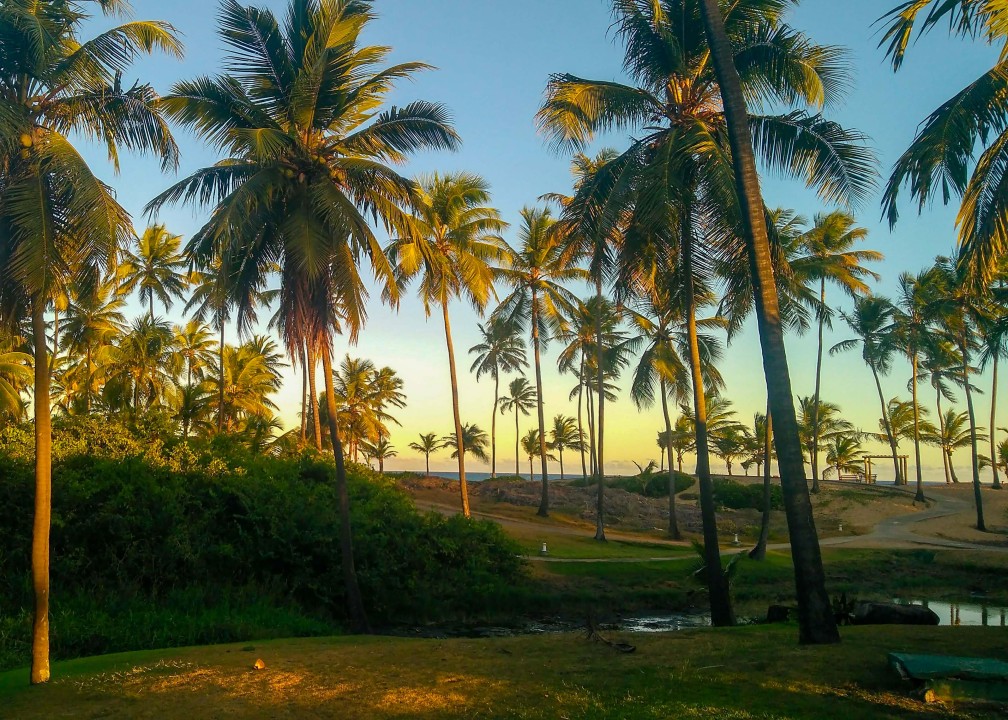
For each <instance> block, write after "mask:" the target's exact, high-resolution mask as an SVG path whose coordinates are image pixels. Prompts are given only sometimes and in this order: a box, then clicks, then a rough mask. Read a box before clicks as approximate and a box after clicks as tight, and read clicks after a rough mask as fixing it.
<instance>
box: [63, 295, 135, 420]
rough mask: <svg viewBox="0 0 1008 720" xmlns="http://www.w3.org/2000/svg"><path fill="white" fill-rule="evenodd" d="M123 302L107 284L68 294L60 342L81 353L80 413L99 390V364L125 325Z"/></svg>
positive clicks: (68, 348) (87, 410)
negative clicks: (82, 399)
mask: <svg viewBox="0 0 1008 720" xmlns="http://www.w3.org/2000/svg"><path fill="white" fill-rule="evenodd" d="M124 306H125V301H124V300H123V299H122V298H121V297H117V296H116V295H114V294H113V292H112V286H111V285H110V284H109V283H101V284H99V285H97V286H95V287H93V288H90V289H81V290H80V291H76V292H71V293H70V302H69V304H68V306H67V311H66V317H65V320H64V324H63V334H62V339H61V342H62V344H63V345H64V348H65V349H66V350H67V351H69V352H70V353H73V354H75V355H78V356H79V355H81V354H83V355H84V368H83V369H84V373H85V382H84V412H85V413H90V412H91V407H92V405H93V403H94V402H95V401H96V400H97V398H98V396H99V394H100V392H101V390H100V385H101V381H102V378H101V377H100V375H101V370H102V369H103V368H102V363H101V358H100V356H102V355H107V354H108V353H107V352H103V351H108V350H109V348H110V347H111V344H112V342H113V341H114V339H115V338H117V337H119V336H120V335H121V334H122V332H123V329H124V327H125V325H126V318H125V316H124V315H123V312H122V311H123V307H124Z"/></svg>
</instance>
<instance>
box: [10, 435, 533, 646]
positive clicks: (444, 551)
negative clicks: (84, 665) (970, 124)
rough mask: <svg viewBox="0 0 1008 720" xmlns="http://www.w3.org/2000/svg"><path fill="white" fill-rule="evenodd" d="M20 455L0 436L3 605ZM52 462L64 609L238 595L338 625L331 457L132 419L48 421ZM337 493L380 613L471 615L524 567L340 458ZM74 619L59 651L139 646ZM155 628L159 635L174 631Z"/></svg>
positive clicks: (23, 473)
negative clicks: (341, 488) (161, 430)
mask: <svg viewBox="0 0 1008 720" xmlns="http://www.w3.org/2000/svg"><path fill="white" fill-rule="evenodd" d="M154 436H156V431H155V434H154ZM32 452H33V451H32V433H31V429H30V428H28V427H23V426H7V427H5V428H4V429H3V431H2V434H0V457H2V458H3V461H2V462H0V532H2V533H3V536H4V537H5V543H4V545H3V550H2V551H0V582H2V584H3V586H4V587H6V588H9V591H5V592H4V593H3V595H2V598H0V612H2V613H3V614H8V613H18V612H20V609H21V608H22V607H23V606H25V605H26V603H27V602H28V600H29V595H28V583H27V573H28V557H27V553H25V552H24V549H25V548H27V547H29V545H30V542H29V539H30V533H31V503H32V496H31V493H30V487H31V482H30V480H31V476H32V469H31V464H30V460H31V456H32ZM53 457H54V477H53V483H54V488H53V497H54V505H53V532H52V547H53V555H52V563H53V564H52V577H53V583H54V587H55V588H57V590H56V596H59V597H63V598H66V599H67V605H66V606H63V607H64V610H65V611H68V612H70V611H72V608H74V607H80V603H81V602H82V600H81V599H82V598H84V597H87V596H91V597H94V598H96V599H102V600H106V599H107V600H108V601H109V602H112V601H115V602H116V603H119V605H118V606H121V607H126V606H129V605H130V603H131V602H133V600H131V599H135V600H136V602H137V603H138V604H139V603H142V602H148V603H150V604H151V605H152V606H156V607H160V608H164V609H165V610H166V614H167V615H171V613H170V612H167V611H168V610H169V609H171V608H172V607H173V605H172V604H173V603H174V602H175V600H174V599H173V598H174V597H175V593H178V592H182V593H183V594H185V593H202V594H204V595H205V596H207V597H225V598H226V597H231V596H234V595H236V594H237V595H241V594H245V595H246V596H248V597H260V598H262V599H263V602H266V603H272V604H274V605H276V607H278V608H282V609H285V610H284V611H285V612H289V613H294V614H300V615H302V616H306V617H316V618H319V622H323V623H324V622H328V623H329V624H330V625H331V624H332V623H334V622H335V623H339V622H340V621H342V620H343V619H344V612H345V608H344V597H343V594H344V589H343V588H344V585H343V583H342V581H341V569H340V568H341V565H340V550H339V542H338V540H337V538H338V533H337V526H338V520H337V518H338V497H337V493H336V489H335V485H334V482H333V476H334V472H335V470H334V467H333V465H332V464H331V463H328V462H323V461H322V460H320V459H319V458H318V457H317V456H314V455H310V454H306V455H304V456H301V457H299V458H272V457H263V456H254V455H251V454H250V453H248V452H247V451H244V450H242V449H241V448H240V447H239V448H232V449H231V450H230V451H228V450H222V449H221V448H219V447H211V446H203V447H200V446H199V445H191V444H188V443H177V444H174V445H172V446H162V445H161V444H160V443H159V442H157V441H156V440H152V436H151V435H145V434H144V432H143V428H129V427H126V426H124V425H121V424H119V423H115V422H112V423H108V422H99V421H98V420H96V419H87V420H83V421H76V420H75V421H73V422H64V423H60V424H57V426H56V428H55V431H54V447H53ZM349 490H350V495H351V501H352V507H353V514H352V523H353V525H352V526H353V531H354V539H355V560H356V564H357V570H358V573H359V577H360V583H361V588H362V591H363V594H364V597H365V601H366V603H367V604H368V606H369V613H370V614H371V615H372V616H373V617H374V618H375V620H376V621H378V622H385V623H387V622H404V621H411V620H425V619H430V618H438V617H446V616H451V615H456V616H457V615H468V614H473V613H478V612H480V611H481V610H482V609H483V608H484V607H492V606H493V603H494V597H495V595H497V594H498V593H499V591H500V590H501V589H502V588H503V587H505V586H507V585H510V584H513V583H515V582H516V581H517V580H518V579H519V578H520V577H521V575H522V568H521V561H520V560H519V559H518V558H517V557H516V555H517V548H516V546H515V545H514V544H513V543H512V542H511V541H509V540H508V539H506V538H505V536H504V535H503V533H502V531H501V530H500V529H499V528H498V527H497V526H496V525H493V524H491V523H488V522H481V521H470V520H467V519H464V518H461V517H451V518H445V517H442V516H440V515H435V514H430V515H420V514H418V513H417V512H416V511H415V510H414V508H413V506H412V503H411V502H410V500H409V498H408V497H407V496H406V495H405V494H404V493H403V492H402V491H400V490H399V489H398V488H397V487H395V485H394V484H392V483H390V482H389V481H387V480H385V479H383V478H382V477H381V476H379V475H377V474H375V473H373V472H371V471H370V470H368V469H366V468H364V467H360V466H351V469H350V472H349ZM187 588H188V589H187ZM176 610H178V612H179V613H182V614H184V609H183V608H176ZM184 624H185V623H182V625H184ZM75 628H77V629H80V628H82V625H81V624H80V623H79V622H67V623H66V625H64V626H62V627H61V629H60V630H59V632H60V633H61V638H62V640H61V641H60V643H59V644H58V645H57V648H59V649H60V652H61V653H62V654H64V655H69V654H75V653H79V652H105V651H109V650H113V649H124V648H125V647H138V646H143V645H144V644H145V642H146V641H145V640H144V638H143V637H137V638H136V639H135V641H133V642H129V641H128V639H124V638H121V637H120V639H117V640H115V643H116V644H115V645H112V644H110V643H111V642H112V639H111V637H110V638H106V639H105V640H101V639H95V638H93V637H88V636H86V633H85V634H82V635H81V636H79V637H76V638H74V637H73V635H74V633H75V632H77V630H75ZM24 629H26V628H24ZM96 632H97V631H96ZM103 632H104V631H103ZM159 632H160V633H161V634H159V635H158V637H159V638H160V639H159V640H158V642H164V643H168V644H174V643H175V642H179V641H181V640H182V639H185V638H174V639H173V638H170V637H165V636H164V633H165V632H167V631H166V630H165V629H164V628H161V630H160V631H159ZM169 634H170V633H169ZM215 637H217V636H215V635H212V634H210V635H206V636H203V635H201V636H198V637H196V638H190V639H196V640H200V639H203V638H211V639H212V638H215ZM221 637H224V638H225V639H228V638H229V637H230V636H227V635H226V634H225V635H222V636H221ZM103 643H104V644H103Z"/></svg>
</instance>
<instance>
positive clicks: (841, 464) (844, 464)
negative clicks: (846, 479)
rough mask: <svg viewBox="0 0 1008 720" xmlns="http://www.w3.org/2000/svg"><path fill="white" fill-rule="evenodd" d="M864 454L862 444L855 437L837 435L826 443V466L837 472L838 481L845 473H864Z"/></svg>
mask: <svg viewBox="0 0 1008 720" xmlns="http://www.w3.org/2000/svg"><path fill="white" fill-rule="evenodd" d="M863 454H864V451H863V450H862V449H861V443H860V441H859V440H858V439H857V436H855V435H836V436H834V437H832V438H830V439H828V440H827V441H826V464H827V465H829V466H831V467H833V468H834V469H835V470H836V474H837V479H838V480H839V479H840V476H841V475H842V474H843V473H845V472H846V473H851V474H856V473H860V472H862V468H863V467H864V466H863V465H862V462H861V456H862V455H863Z"/></svg>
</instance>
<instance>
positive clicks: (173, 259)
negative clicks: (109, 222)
mask: <svg viewBox="0 0 1008 720" xmlns="http://www.w3.org/2000/svg"><path fill="white" fill-rule="evenodd" d="M181 244H182V237H181V236H180V235H172V234H171V233H170V232H168V230H166V229H165V226H164V225H151V226H150V227H148V228H147V229H146V230H144V234H143V235H141V236H140V238H139V239H138V240H137V251H136V254H134V253H131V252H126V253H125V259H124V262H123V263H122V264H121V265H120V266H119V271H118V274H119V278H120V281H121V284H120V285H119V292H120V293H121V294H128V293H131V292H133V291H134V290H136V289H137V288H139V289H140V300H141V301H144V300H146V301H147V302H148V303H149V306H150V319H151V322H153V321H154V297H155V296H157V299H158V300H159V301H161V304H163V305H164V306H165V310H166V311H167V310H169V309H170V308H171V306H172V300H173V298H181V297H182V296H183V295H184V294H185V291H186V287H187V285H188V280H187V276H186V274H185V273H184V272H183V269H184V268H185V265H186V261H185V258H183V257H182V255H181V253H179V246H180V245H181Z"/></svg>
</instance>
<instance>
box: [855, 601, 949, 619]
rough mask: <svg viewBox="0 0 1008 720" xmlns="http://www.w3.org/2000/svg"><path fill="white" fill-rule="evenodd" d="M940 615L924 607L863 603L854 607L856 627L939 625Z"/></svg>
mask: <svg viewBox="0 0 1008 720" xmlns="http://www.w3.org/2000/svg"><path fill="white" fill-rule="evenodd" d="M938 622H939V620H938V615H936V614H935V612H934V610H931V609H930V608H926V607H924V606H923V605H897V604H895V603H881V602H862V603H858V604H857V605H855V606H854V612H852V613H851V623H852V624H854V625H937V624H938Z"/></svg>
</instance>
